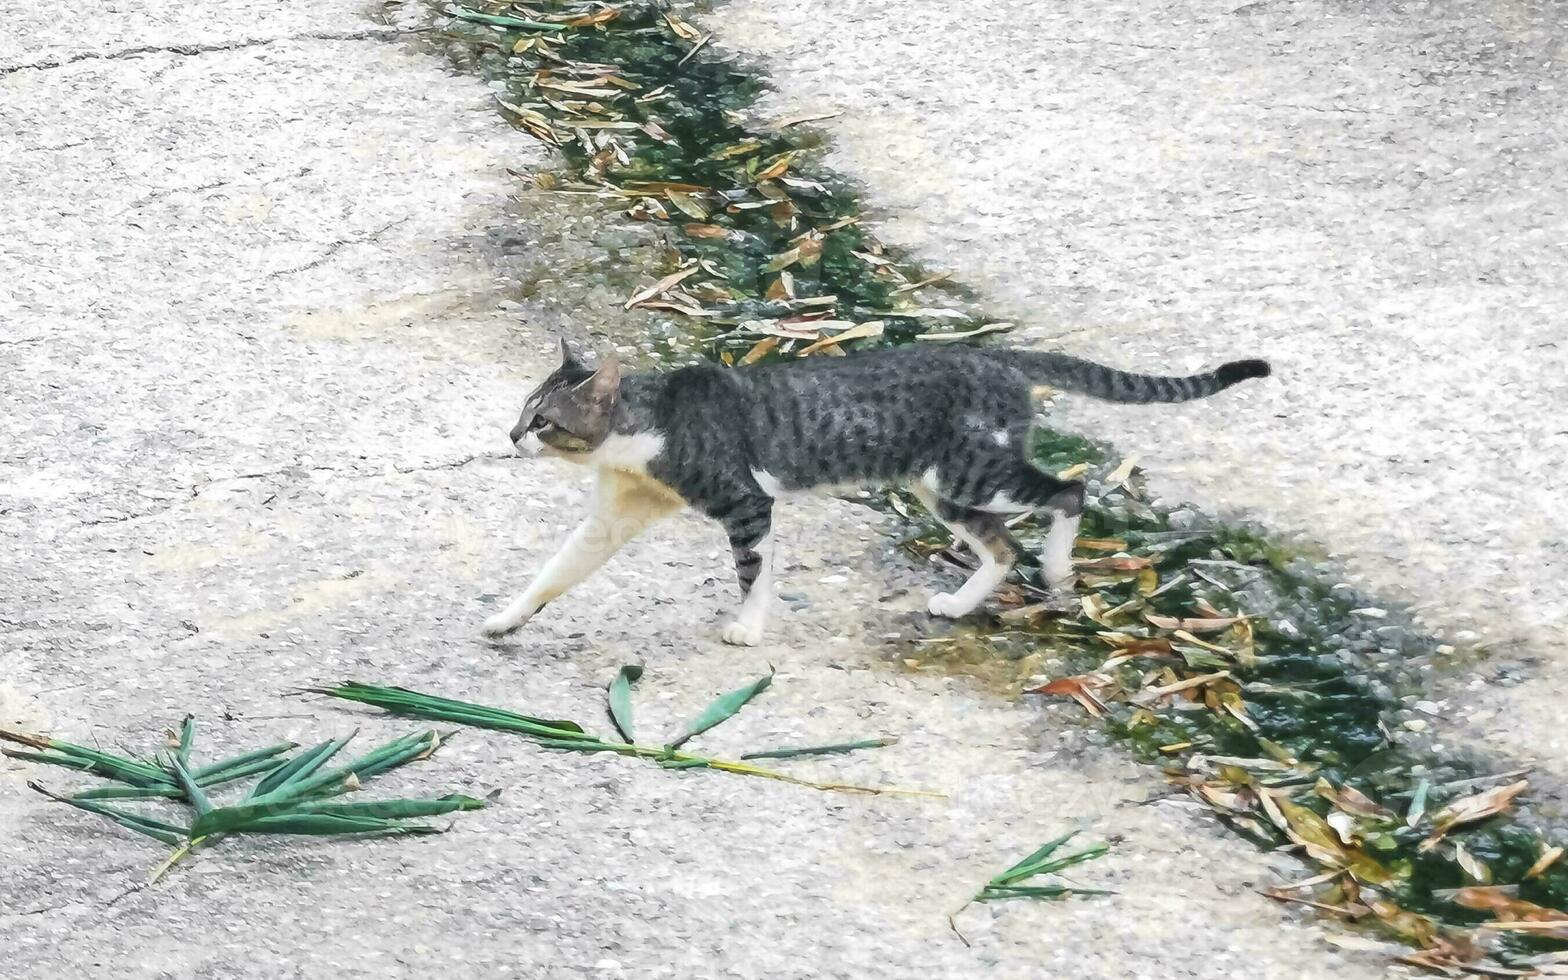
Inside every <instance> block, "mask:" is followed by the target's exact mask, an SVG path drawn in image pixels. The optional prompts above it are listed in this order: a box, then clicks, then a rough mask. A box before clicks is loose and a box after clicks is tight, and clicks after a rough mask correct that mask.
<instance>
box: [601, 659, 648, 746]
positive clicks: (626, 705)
mask: <svg viewBox="0 0 1568 980" xmlns="http://www.w3.org/2000/svg"><path fill="white" fill-rule="evenodd" d="M640 677H642V665H641V664H627V665H626V666H624V667H622V668H621V669H620V671H619V672H618V673H617V674H616V675H615V680H613V681H611V682H610V693H609V699H608V701H609V709H610V723H611V724H613V725H614V726H615V730H616V731H618V732H620V733H621V738H624V739H626V742H627V744H628V745H629V744H631V743H633V742H635V741H637V739H635V738H633V737H632V685H633V684H635V683H636V682H637V679H638V678H640Z"/></svg>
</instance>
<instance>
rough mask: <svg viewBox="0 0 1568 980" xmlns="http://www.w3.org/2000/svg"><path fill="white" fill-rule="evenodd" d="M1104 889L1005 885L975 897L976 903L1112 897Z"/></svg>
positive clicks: (1110, 892) (1109, 892)
mask: <svg viewBox="0 0 1568 980" xmlns="http://www.w3.org/2000/svg"><path fill="white" fill-rule="evenodd" d="M1114 894H1116V893H1115V892H1113V891H1108V890H1106V889H1104V888H1072V887H1069V886H1067V885H1007V886H1003V887H1001V888H986V889H985V890H983V891H982V892H980V894H978V895H976V896H975V901H977V902H997V901H1002V900H1005V899H1009V898H1065V897H1067V896H1069V895H1114Z"/></svg>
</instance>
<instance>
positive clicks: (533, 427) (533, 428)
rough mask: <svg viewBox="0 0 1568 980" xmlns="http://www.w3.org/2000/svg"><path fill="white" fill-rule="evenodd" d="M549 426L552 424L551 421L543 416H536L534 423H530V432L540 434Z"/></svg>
mask: <svg viewBox="0 0 1568 980" xmlns="http://www.w3.org/2000/svg"><path fill="white" fill-rule="evenodd" d="M549 424H550V420H549V419H547V418H545V417H544V416H543V415H535V416H534V417H533V421H531V422H529V423H528V431H529V432H538V431H539V430H540V429H543V428H544V427H545V426H547V425H549Z"/></svg>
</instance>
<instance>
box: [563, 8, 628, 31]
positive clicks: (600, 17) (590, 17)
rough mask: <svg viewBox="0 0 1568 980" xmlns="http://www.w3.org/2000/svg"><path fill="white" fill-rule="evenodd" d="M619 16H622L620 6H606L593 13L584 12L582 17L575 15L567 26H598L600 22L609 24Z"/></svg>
mask: <svg viewBox="0 0 1568 980" xmlns="http://www.w3.org/2000/svg"><path fill="white" fill-rule="evenodd" d="M619 16H621V8H620V7H605V8H603V9H601V10H596V11H594V12H593V13H591V14H584V15H582V16H581V17H574V18H572V19H571V20H569V21H567V22H566V26H567V27H596V26H598V25H599V24H607V23H609V22H610V21H612V20H614V19H615V18H617V17H619Z"/></svg>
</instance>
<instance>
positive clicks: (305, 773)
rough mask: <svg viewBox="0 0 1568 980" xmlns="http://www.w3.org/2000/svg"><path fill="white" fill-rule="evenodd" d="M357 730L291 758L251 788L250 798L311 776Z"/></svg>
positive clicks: (266, 794)
mask: <svg viewBox="0 0 1568 980" xmlns="http://www.w3.org/2000/svg"><path fill="white" fill-rule="evenodd" d="M356 734H357V732H350V733H348V734H347V735H345V736H343V737H342V738H332V739H328V740H327V741H325V742H322V743H321V744H320V745H315V746H312V747H311V748H308V749H306V750H305V751H304V752H301V753H300V754H299V755H297V756H295V757H294V758H293V759H290V760H289V762H288V763H287V764H286V765H284V766H283V767H282V768H279V769H275V770H273V771H272V773H271V774H270V775H268V776H267V778H266V779H263V780H262V781H261V782H259V783H257V784H256V785H255V786H254V787H252V788H251V791H250V793H249V796H248V798H249V799H252V800H256V799H260V798H261V797H263V796H270V795H271V794H273V793H275V792H277V791H278V790H280V789H282V788H284V787H285V786H288V785H290V784H291V783H295V782H298V781H299V780H302V779H305V778H307V777H309V776H310V775H311V774H312V773H314V772H315V771H316V770H318V769H320V768H321V767H322V766H323V765H325V764H326V762H327V760H328V759H330V758H332V757H333V756H334V755H336V754H337V753H338V752H339V751H341V750H342V748H343V746H345V745H347V744H348V743H349V740H350V739H352V738H353V737H354V736H355V735H356Z"/></svg>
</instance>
